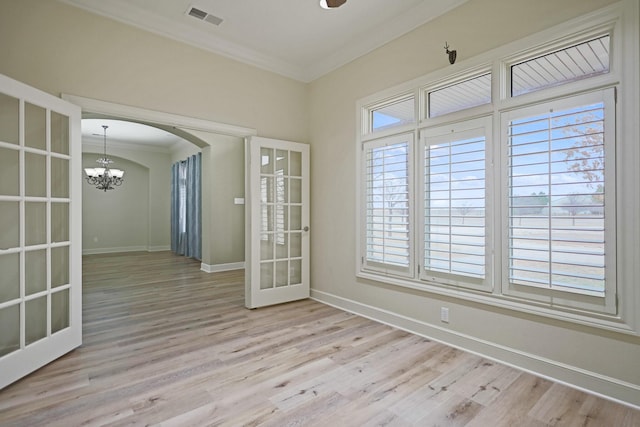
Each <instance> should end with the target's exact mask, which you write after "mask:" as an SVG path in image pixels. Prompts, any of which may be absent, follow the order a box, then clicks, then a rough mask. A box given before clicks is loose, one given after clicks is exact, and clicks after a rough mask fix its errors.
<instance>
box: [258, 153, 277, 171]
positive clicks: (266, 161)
mask: <svg viewBox="0 0 640 427" xmlns="http://www.w3.org/2000/svg"><path fill="white" fill-rule="evenodd" d="M260 157H261V166H260V173H267V174H272V173H273V164H274V161H273V149H271V148H264V147H263V148H261V149H260Z"/></svg>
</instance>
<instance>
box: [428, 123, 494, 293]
mask: <svg viewBox="0 0 640 427" xmlns="http://www.w3.org/2000/svg"><path fill="white" fill-rule="evenodd" d="M488 126H490V121H487V120H486V119H479V120H471V121H468V122H465V123H460V124H457V125H453V126H443V127H439V128H436V129H430V130H429V131H427V132H424V133H423V140H424V251H423V255H424V272H423V277H426V278H430V277H431V276H433V275H435V276H439V277H441V278H442V277H444V278H445V279H449V281H451V280H455V281H456V283H457V284H465V283H466V284H470V285H471V284H475V285H478V284H482V283H483V280H484V279H485V277H486V264H487V258H486V196H485V192H486V179H485V169H486V146H487V144H486V135H487V134H488V133H489V132H488V131H487V129H486V127H488Z"/></svg>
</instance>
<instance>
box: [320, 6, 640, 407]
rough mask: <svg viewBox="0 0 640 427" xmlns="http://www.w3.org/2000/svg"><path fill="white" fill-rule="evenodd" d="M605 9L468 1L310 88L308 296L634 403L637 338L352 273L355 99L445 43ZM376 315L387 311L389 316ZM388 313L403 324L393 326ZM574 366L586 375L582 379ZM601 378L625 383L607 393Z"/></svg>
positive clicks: (504, 35)
mask: <svg viewBox="0 0 640 427" xmlns="http://www.w3.org/2000/svg"><path fill="white" fill-rule="evenodd" d="M610 3H612V2H611V1H607V0H588V1H587V0H562V1H557V0H539V1H530V0H471V1H469V2H468V3H466V4H465V5H463V6H461V7H459V8H457V9H455V10H453V11H452V12H450V13H448V14H446V15H445V16H443V17H441V18H438V19H436V20H434V21H432V22H430V23H427V24H426V25H424V26H422V27H419V28H418V29H416V30H414V31H412V32H410V33H409V34H407V35H405V36H403V37H401V38H399V39H397V40H395V41H393V42H391V43H389V44H387V45H385V46H383V47H381V48H379V49H377V50H375V51H373V52H372V53H370V54H368V55H366V56H364V57H362V58H360V59H358V60H356V61H353V62H352V63H350V64H348V65H346V66H344V67H342V68H341V69H339V70H337V71H335V72H333V73H331V74H329V75H326V76H324V77H322V78H320V79H318V80H316V81H315V82H313V83H311V84H310V111H309V117H310V132H311V146H312V153H313V155H312V157H311V199H312V210H311V213H312V220H311V223H312V227H311V229H312V230H313V236H312V246H311V247H312V261H311V271H312V288H313V290H314V292H315V295H317V296H319V297H321V298H324V299H325V300H328V301H330V302H332V303H335V304H338V305H341V306H343V307H349V306H351V307H352V308H353V309H357V310H359V311H361V312H365V313H368V314H370V315H372V316H375V317H378V318H382V319H383V320H387V321H390V322H395V323H400V324H401V325H403V326H405V327H407V328H410V329H412V330H417V331H420V332H422V333H424V334H426V335H429V336H431V337H434V338H436V339H440V340H444V341H447V342H450V343H453V344H456V345H460V346H464V347H468V348H472V349H474V350H476V351H479V352H482V353H485V354H489V355H492V356H494V357H498V358H501V359H503V360H508V361H511V362H512V363H515V364H518V365H520V366H523V367H525V368H528V369H532V370H536V371H539V372H544V373H546V374H547V375H551V376H554V377H556V378H560V379H564V380H566V381H570V382H574V383H578V384H579V385H582V386H584V387H597V388H599V390H601V392H604V393H610V394H611V395H614V396H616V397H618V398H621V399H625V400H627V401H630V402H634V403H635V404H638V405H640V393H639V392H638V391H640V362H639V361H640V339H638V338H637V337H630V336H626V335H622V334H617V333H610V332H605V331H603V330H599V329H594V328H589V327H584V326H578V325H574V324H569V323H564V322H561V321H555V320H550V319H545V318H541V317H537V316H534V315H528V314H523V313H519V312H515V311H510V310H505V309H497V308H492V307H490V306H486V305H482V304H476V303H471V302H465V301H461V300H456V299H452V298H445V297H442V296H438V295H435V294H430V293H427V292H421V291H412V290H407V289H404V288H400V287H395V286H389V285H383V284H380V283H373V282H367V281H364V280H359V279H356V277H355V268H356V261H355V253H356V248H355V244H356V232H355V216H356V173H357V170H356V144H355V138H356V132H357V129H356V111H355V105H356V101H357V100H358V99H360V98H363V97H365V96H368V95H371V94H374V93H376V92H378V91H381V90H384V89H387V88H389V87H391V86H394V85H396V84H400V83H403V82H406V81H409V80H412V79H414V78H417V77H419V76H422V75H425V74H427V73H429V72H431V71H434V70H438V69H441V68H444V67H448V66H449V64H448V59H447V56H446V55H445V52H444V49H443V46H444V42H445V41H447V42H448V43H449V45H450V46H451V48H453V49H457V51H458V61H464V59H465V58H470V57H473V56H474V55H477V54H480V53H482V52H485V51H487V50H490V49H492V48H495V47H498V46H501V45H503V44H506V43H508V42H511V41H513V40H516V39H518V38H522V37H524V36H526V35H529V34H532V33H535V32H537V31H539V30H541V29H544V28H548V27H551V26H553V25H556V24H561V23H562V22H564V21H566V20H568V19H569V18H571V17H574V16H578V15H581V14H584V13H587V12H589V11H592V10H595V9H598V8H601V7H603V6H605V5H607V4H610ZM441 306H447V307H449V309H450V317H451V321H450V323H449V324H448V325H445V324H443V323H441V322H440V318H439V315H440V307H441ZM385 312H388V313H390V315H389V316H388V318H386V317H385V316H386V314H384V313H385ZM381 313H382V314H381ZM394 315H400V317H402V320H400V321H399V322H398V316H394ZM563 366H566V367H571V369H569V370H567V369H564V368H562V367H563ZM574 368H575V369H574ZM580 370H585V371H590V373H588V375H586V377H581V371H580ZM592 373H593V375H592ZM600 375H602V376H603V377H602V378H601V377H600ZM606 377H610V378H612V379H613V381H614V382H616V383H618V384H624V383H629V384H631V386H630V387H622V388H616V387H612V385H611V383H610V382H609V380H608V379H606ZM603 378H605V379H603ZM614 388H615V390H613V389H614ZM605 390H606V391H605Z"/></svg>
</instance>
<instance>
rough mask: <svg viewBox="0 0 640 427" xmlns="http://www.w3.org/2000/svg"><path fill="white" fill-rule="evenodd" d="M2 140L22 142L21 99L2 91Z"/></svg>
mask: <svg viewBox="0 0 640 427" xmlns="http://www.w3.org/2000/svg"><path fill="white" fill-rule="evenodd" d="M0 141H2V142H6V143H9V144H15V145H18V144H20V100H18V99H17V98H14V97H12V96H9V95H5V94H3V93H0Z"/></svg>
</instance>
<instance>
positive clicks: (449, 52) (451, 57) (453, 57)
mask: <svg viewBox="0 0 640 427" xmlns="http://www.w3.org/2000/svg"><path fill="white" fill-rule="evenodd" d="M444 50H445V52H446V53H447V55H449V64H455V62H456V55H457V51H455V50H449V43H447V42H444Z"/></svg>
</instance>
